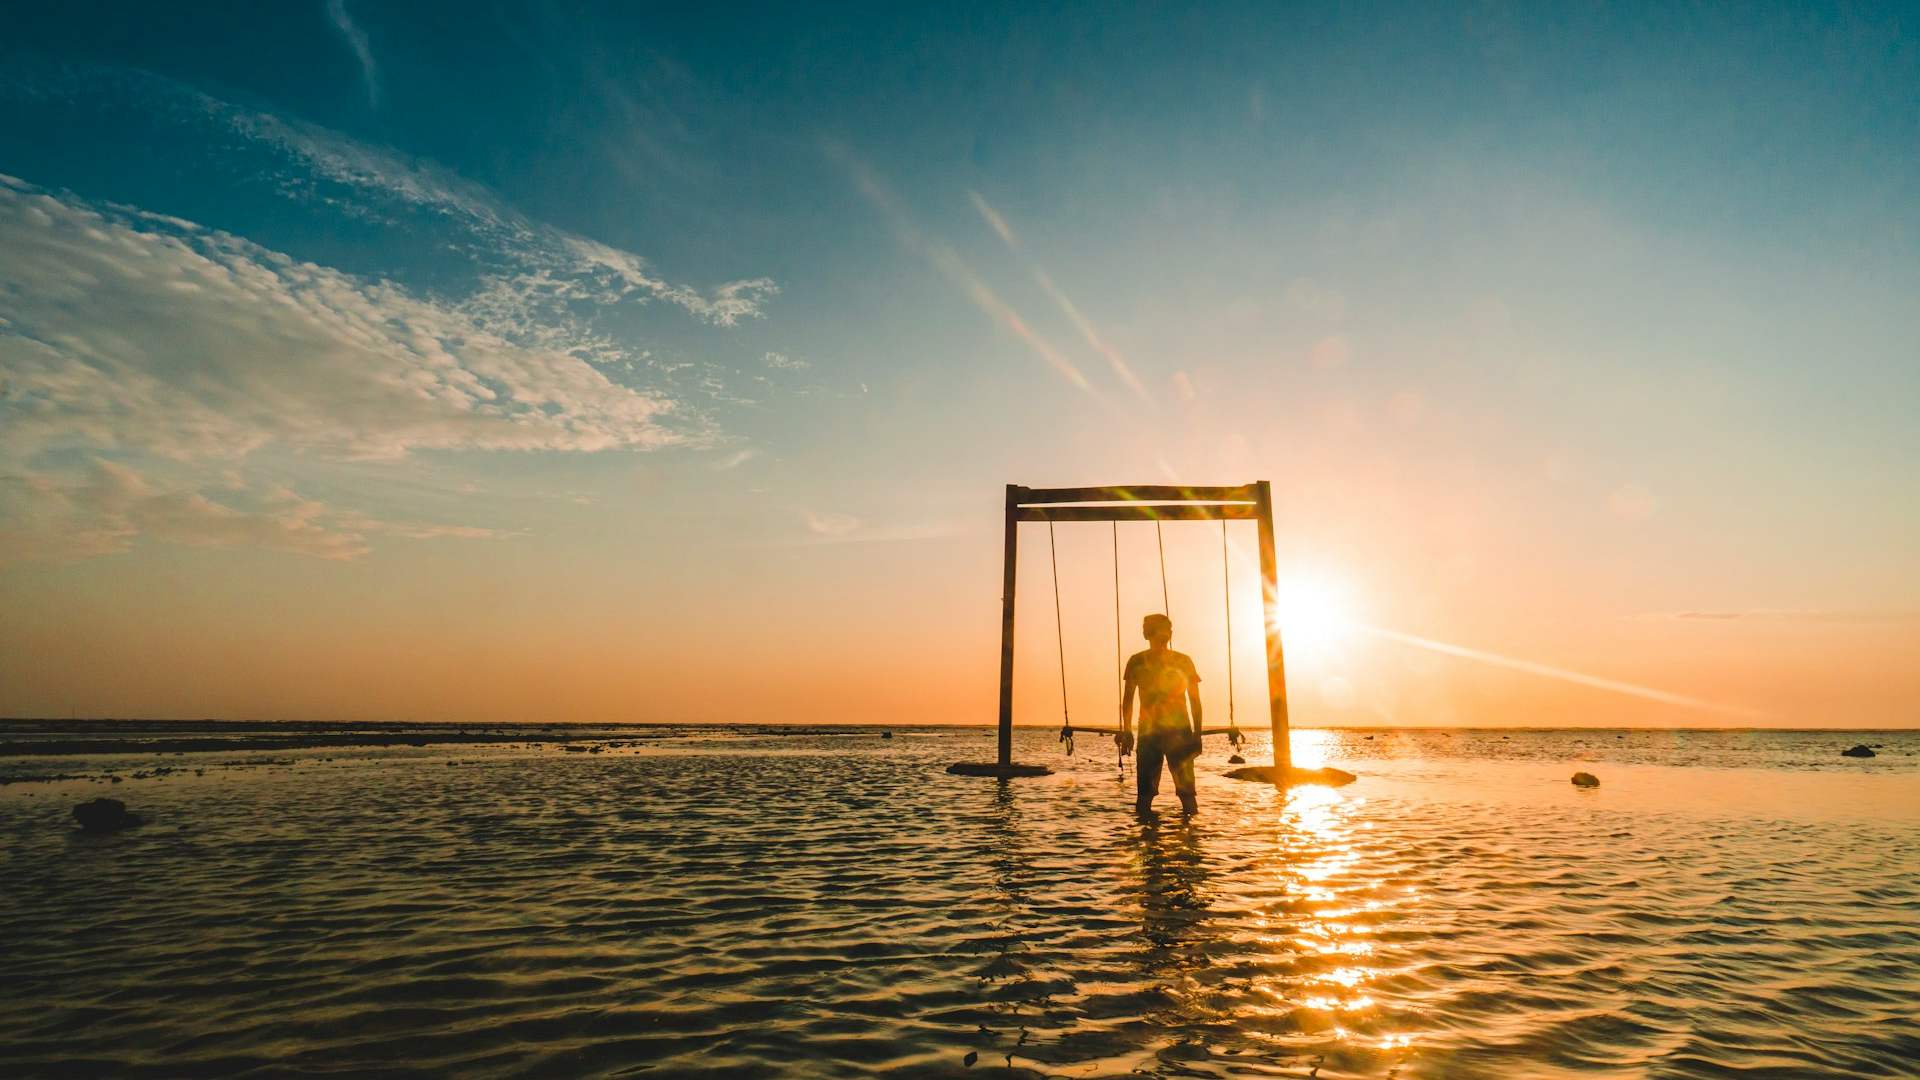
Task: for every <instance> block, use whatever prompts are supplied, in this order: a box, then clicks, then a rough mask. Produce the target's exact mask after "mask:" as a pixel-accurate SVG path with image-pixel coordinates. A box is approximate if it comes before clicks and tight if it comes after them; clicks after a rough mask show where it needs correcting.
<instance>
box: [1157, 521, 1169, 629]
mask: <svg viewBox="0 0 1920 1080" xmlns="http://www.w3.org/2000/svg"><path fill="white" fill-rule="evenodd" d="M1153 538H1154V540H1155V541H1157V542H1158V543H1159V544H1160V614H1162V615H1166V616H1168V617H1172V615H1173V604H1172V603H1171V602H1170V601H1168V600H1167V537H1166V534H1165V533H1163V532H1161V531H1160V519H1159V518H1155V519H1154V521H1153Z"/></svg>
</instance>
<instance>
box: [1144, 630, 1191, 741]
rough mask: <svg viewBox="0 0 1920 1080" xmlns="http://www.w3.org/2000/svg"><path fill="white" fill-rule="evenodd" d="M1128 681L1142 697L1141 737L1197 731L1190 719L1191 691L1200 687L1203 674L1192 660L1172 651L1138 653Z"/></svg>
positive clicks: (1185, 655)
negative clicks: (1188, 701)
mask: <svg viewBox="0 0 1920 1080" xmlns="http://www.w3.org/2000/svg"><path fill="white" fill-rule="evenodd" d="M1126 678H1127V681H1128V682H1130V683H1132V684H1133V685H1134V689H1135V692H1136V693H1138V694H1139V695H1140V734H1142V735H1152V734H1157V733H1159V732H1163V731H1183V730H1185V731H1191V730H1192V729H1193V724H1192V723H1191V722H1190V721H1189V720H1188V719H1187V687H1189V686H1197V685H1199V683H1200V673H1199V672H1198V671H1195V670H1194V667H1193V658H1192V657H1190V656H1188V655H1187V654H1186V653H1180V652H1174V651H1173V650H1172V649H1168V650H1166V651H1165V652H1155V651H1154V650H1152V649H1148V650H1146V651H1145V652H1137V653H1134V654H1133V658H1132V659H1130V660H1128V661H1127V675H1126Z"/></svg>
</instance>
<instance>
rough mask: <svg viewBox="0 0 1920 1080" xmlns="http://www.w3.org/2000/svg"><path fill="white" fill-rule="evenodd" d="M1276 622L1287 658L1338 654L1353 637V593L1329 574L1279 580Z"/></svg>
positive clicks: (1294, 576) (1309, 574) (1341, 581)
mask: <svg viewBox="0 0 1920 1080" xmlns="http://www.w3.org/2000/svg"><path fill="white" fill-rule="evenodd" d="M1276 602H1277V603H1276V610H1275V612H1274V615H1275V621H1276V622H1277V623H1278V625H1279V630H1280V644H1281V646H1282V647H1283V648H1285V649H1286V651H1287V653H1288V655H1290V656H1301V657H1324V656H1328V655H1331V654H1334V653H1337V652H1338V651H1340V649H1341V647H1342V646H1343V645H1344V644H1345V643H1346V641H1347V639H1348V638H1350V637H1351V636H1352V634H1353V628H1354V609H1353V592H1352V590H1351V589H1350V588H1349V587H1348V586H1347V584H1346V582H1345V581H1343V580H1342V579H1340V578H1338V577H1335V576H1333V575H1330V574H1320V573H1299V574H1293V575H1289V576H1288V577H1285V578H1282V579H1281V581H1280V588H1279V592H1278V595H1277V596H1276Z"/></svg>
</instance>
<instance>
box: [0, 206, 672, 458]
mask: <svg viewBox="0 0 1920 1080" xmlns="http://www.w3.org/2000/svg"><path fill="white" fill-rule="evenodd" d="M0 249H4V250H5V251H6V252H7V258H6V259H5V260H4V261H0V319H4V320H5V322H4V324H3V325H0V415H4V416H5V417H6V418H7V423H6V424H5V429H4V433H0V460H5V461H11V462H13V463H16V464H23V463H25V462H26V461H27V460H30V459H31V458H32V457H33V456H35V455H37V454H40V453H44V452H47V451H50V450H56V449H75V448H78V449H85V450H95V451H102V450H113V451H131V452H146V453H152V454H155V455H158V456H162V457H167V458H173V459H178V460H192V459H198V458H234V457H239V456H242V455H245V454H247V453H249V452H251V451H253V450H255V449H258V448H260V447H262V446H266V445H268V444H277V445H280V446H284V447H288V448H292V449H295V450H302V451H316V452H321V453H325V454H330V455H336V456H342V457H397V456H400V455H404V454H406V453H407V452H409V451H411V450H417V449H492V450H604V449H612V448H618V447H638V448H650V447H658V446H665V445H669V444H673V443H677V442H683V441H687V437H686V436H684V435H683V434H680V433H677V432H676V431H674V430H671V429H669V428H668V427H667V426H665V423H664V421H665V419H666V418H667V417H668V416H669V415H670V414H671V413H672V412H673V404H672V403H671V402H669V401H667V400H664V399H662V398H660V397H656V396H652V395H649V394H647V393H644V392H641V391H638V390H634V389H630V388H628V387H625V386H622V385H619V384H618V383H615V382H613V381H612V380H611V379H609V378H608V377H607V376H606V375H605V374H603V373H602V372H601V371H600V370H598V369H597V368H595V367H594V366H593V365H591V364H589V363H587V362H586V361H584V360H582V359H581V358H580V357H578V356H577V355H574V354H572V353H571V352H568V351H563V350H561V349H558V348H554V347H549V346H540V345H535V346H531V347H529V346H522V345H516V344H514V343H512V342H509V341H507V340H505V339H503V338H502V337H500V336H499V335H497V334H495V333H493V332H491V331H489V330H488V329H486V328H485V327H484V326H483V325H482V324H481V323H480V322H478V321H476V320H475V319H474V318H472V317H471V316H470V315H468V314H467V313H465V312H463V311H460V310H458V309H456V308H453V307H450V306H447V305H443V304H437V303H434V302H432V301H429V300H425V299H422V298H419V297H416V296H414V295H412V294H410V293H408V292H407V291H406V290H404V289H401V288H399V287H397V286H394V285H390V284H383V283H378V282H368V281H363V280H361V279H358V278H354V277H352V276H349V275H347V274H343V273H340V272H338V271H335V270H331V269H328V268H326V267H322V266H316V265H314V264H312V263H302V262H297V261H295V260H293V259H291V258H288V257H287V256H285V255H282V254H279V253H277V252H273V251H269V250H267V249H265V248H262V247H260V246H258V245H256V244H252V243H250V242H248V241H246V240H242V239H240V238H238V237H234V236H230V235H227V234H224V233H218V232H213V231H210V230H205V229H199V228H197V227H193V226H190V225H185V224H184V223H175V222H169V221H163V220H162V219H158V218H153V217H148V216H144V215H139V214H134V213H129V212H125V211H119V210H113V209H107V208H97V207H90V206H87V205H85V204H82V203H80V202H78V201H77V200H73V199H71V198H64V197H56V196H54V195H52V194H49V193H46V192H43V191H38V190H36V189H33V188H30V187H28V186H27V185H24V184H21V183H19V182H18V181H10V182H5V183H0Z"/></svg>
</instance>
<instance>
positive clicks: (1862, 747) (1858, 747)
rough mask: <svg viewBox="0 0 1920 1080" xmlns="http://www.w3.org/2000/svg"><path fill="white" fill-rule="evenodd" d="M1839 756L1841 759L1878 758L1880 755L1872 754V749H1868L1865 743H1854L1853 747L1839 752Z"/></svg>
mask: <svg viewBox="0 0 1920 1080" xmlns="http://www.w3.org/2000/svg"><path fill="white" fill-rule="evenodd" d="M1840 756H1841V757H1879V756H1880V755H1878V754H1876V753H1874V752H1873V749H1872V747H1869V746H1868V745H1867V744H1866V743H1855V744H1854V745H1852V746H1850V747H1848V748H1847V749H1845V750H1842V751H1840Z"/></svg>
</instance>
